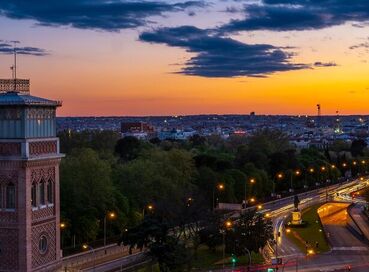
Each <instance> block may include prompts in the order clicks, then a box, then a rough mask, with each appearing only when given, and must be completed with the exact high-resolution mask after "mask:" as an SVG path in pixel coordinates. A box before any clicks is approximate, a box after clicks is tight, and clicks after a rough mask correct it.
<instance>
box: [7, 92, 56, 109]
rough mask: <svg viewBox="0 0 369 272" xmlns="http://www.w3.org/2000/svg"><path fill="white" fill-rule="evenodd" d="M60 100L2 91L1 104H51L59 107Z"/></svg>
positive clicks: (50, 105)
mask: <svg viewBox="0 0 369 272" xmlns="http://www.w3.org/2000/svg"><path fill="white" fill-rule="evenodd" d="M61 104H62V103H61V102H60V101H54V100H49V99H45V98H41V97H36V96H32V95H30V94H24V93H20V92H12V91H10V92H6V93H0V106H49V107H59V106H61Z"/></svg>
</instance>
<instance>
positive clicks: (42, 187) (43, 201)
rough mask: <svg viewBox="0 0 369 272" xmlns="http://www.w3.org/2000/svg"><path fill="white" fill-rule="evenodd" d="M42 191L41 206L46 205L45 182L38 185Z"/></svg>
mask: <svg viewBox="0 0 369 272" xmlns="http://www.w3.org/2000/svg"><path fill="white" fill-rule="evenodd" d="M38 186H39V189H40V194H39V196H40V205H45V181H43V180H42V181H41V182H40V184H39V185H38Z"/></svg>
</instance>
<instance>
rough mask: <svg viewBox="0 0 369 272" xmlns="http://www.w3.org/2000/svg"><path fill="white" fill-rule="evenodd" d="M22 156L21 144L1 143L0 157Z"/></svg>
mask: <svg viewBox="0 0 369 272" xmlns="http://www.w3.org/2000/svg"><path fill="white" fill-rule="evenodd" d="M20 154H21V144H20V143H0V156H16V155H20Z"/></svg>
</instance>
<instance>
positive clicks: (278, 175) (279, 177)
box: [273, 173, 283, 196]
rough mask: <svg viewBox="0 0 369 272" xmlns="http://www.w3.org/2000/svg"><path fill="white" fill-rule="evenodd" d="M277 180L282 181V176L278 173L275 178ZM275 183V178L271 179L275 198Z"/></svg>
mask: <svg viewBox="0 0 369 272" xmlns="http://www.w3.org/2000/svg"><path fill="white" fill-rule="evenodd" d="M275 177H276V178H277V179H279V180H281V179H283V174H282V173H278V174H276V176H275ZM275 183H276V181H275V178H274V179H273V196H275V187H276V184H275Z"/></svg>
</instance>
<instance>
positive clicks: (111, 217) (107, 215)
mask: <svg viewBox="0 0 369 272" xmlns="http://www.w3.org/2000/svg"><path fill="white" fill-rule="evenodd" d="M116 216H117V215H116V214H115V212H109V213H108V214H105V216H104V251H105V254H106V220H107V217H108V218H109V219H110V220H113V219H115V217H116Z"/></svg>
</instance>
